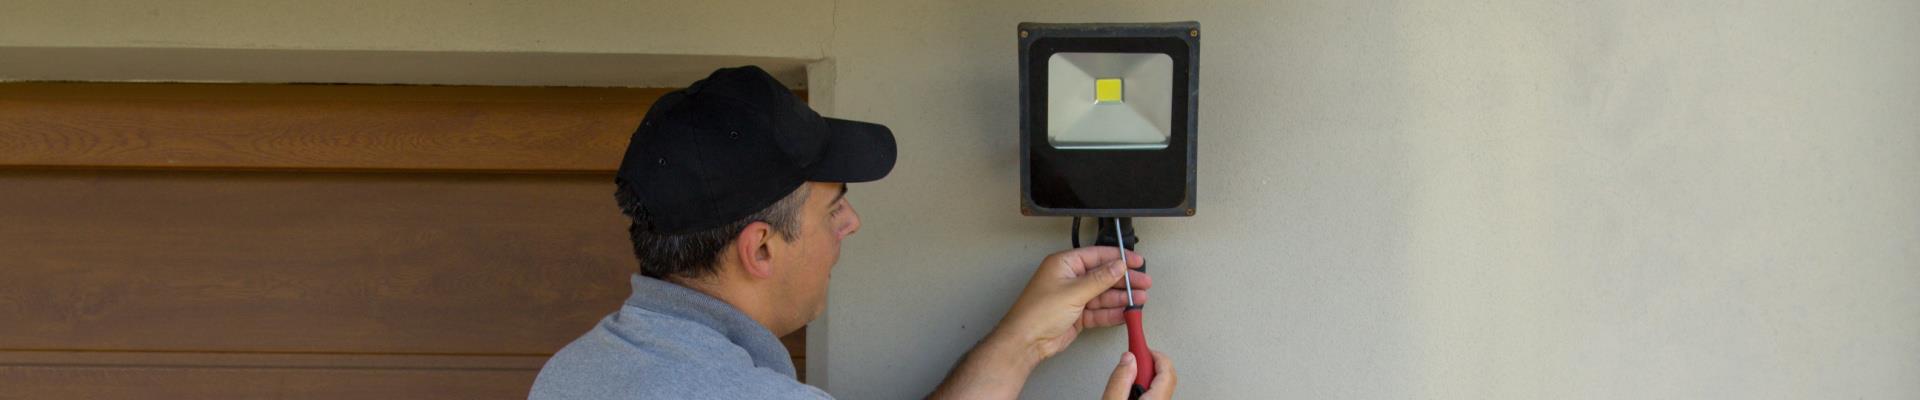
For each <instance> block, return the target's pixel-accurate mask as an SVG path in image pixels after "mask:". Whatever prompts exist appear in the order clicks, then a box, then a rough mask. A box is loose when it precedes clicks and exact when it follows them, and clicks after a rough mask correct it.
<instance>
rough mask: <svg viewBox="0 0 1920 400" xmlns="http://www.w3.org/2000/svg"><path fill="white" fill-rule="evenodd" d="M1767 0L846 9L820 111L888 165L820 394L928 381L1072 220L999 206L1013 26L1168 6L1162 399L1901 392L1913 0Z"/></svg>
mask: <svg viewBox="0 0 1920 400" xmlns="http://www.w3.org/2000/svg"><path fill="white" fill-rule="evenodd" d="M1770 3H1773V4H1748V3H1738V2H1735V3H1723V2H1686V3H1680V4H1678V5H1675V4H1669V3H1665V2H1637V1H1636V2H1601V3H1598V4H1591V5H1589V4H1586V3H1584V2H1553V3H1540V2H1492V3H1484V2H1473V3H1468V2H1418V1H1409V2H1251V1H1245V2H1164V1H1132V2H1094V1H1059V2H1030V1H1018V2H1016V1H984V2H931V1H853V0H849V1H843V2H840V4H839V5H838V7H837V10H838V11H837V13H836V14H835V22H836V25H838V26H837V28H836V32H837V33H836V34H835V35H834V36H833V43H832V44H831V46H830V48H831V49H832V52H831V53H830V54H829V57H831V58H832V59H833V60H834V63H835V65H836V67H835V68H836V70H835V71H834V73H835V75H836V76H837V84H835V85H834V86H833V87H832V88H831V90H832V91H833V92H834V93H833V94H832V95H831V97H830V98H831V99H833V100H832V103H833V104H832V109H833V110H834V111H835V112H836V113H838V114H840V115H842V116H846V117H850V118H863V119H871V120H876V121H880V122H883V123H886V124H888V125H890V126H892V127H893V129H894V131H895V132H896V133H897V134H898V135H899V137H900V144H901V161H900V164H899V166H898V168H897V169H896V170H895V172H894V174H893V175H892V176H891V177H889V178H888V179H886V180H884V181H881V182H878V183H875V184H867V185H855V187H854V188H853V191H852V194H851V195H850V196H851V198H852V199H853V200H854V202H855V204H856V205H857V206H858V207H859V209H860V210H861V213H862V216H863V217H865V221H867V222H866V225H865V227H864V228H863V231H862V232H861V234H860V235H859V236H857V237H855V238H853V239H852V240H851V241H850V242H848V244H847V248H846V249H845V251H844V252H843V258H842V261H841V264H840V266H839V267H838V268H839V269H838V270H836V271H835V274H834V282H833V289H832V290H833V291H832V297H831V300H830V301H831V306H830V307H829V310H830V311H829V313H830V315H829V317H828V318H829V319H828V325H829V328H830V332H831V333H830V334H829V335H827V341H828V343H827V344H826V350H825V352H826V353H830V357H831V358H830V359H828V360H829V361H828V365H826V366H825V368H826V369H827V373H826V387H827V389H828V390H829V391H831V392H833V393H836V394H838V395H839V396H841V397H842V398H849V399H882V398H909V397H913V396H917V395H921V394H923V393H924V392H925V391H926V390H928V389H929V388H931V387H933V386H934V384H935V382H937V381H938V380H939V379H940V377H941V375H942V373H944V372H945V370H946V368H947V367H948V365H950V364H951V363H952V362H953V360H954V359H955V358H956V357H958V356H959V355H960V354H961V352H963V351H964V350H965V349H966V348H967V347H968V346H969V345H971V344H972V343H973V341H975V340H977V339H979V338H980V337H981V336H982V335H983V334H984V332H985V331H986V330H987V329H989V328H990V327H991V326H992V324H993V323H994V321H995V320H996V319H997V318H998V317H999V315H1000V313H1001V312H1002V310H1004V308H1005V307H1006V306H1007V305H1008V304H1009V303H1011V301H1012V297H1013V295H1014V294H1015V293H1016V292H1017V291H1018V290H1019V288H1020V287H1021V285H1022V284H1023V281H1024V279H1025V278H1026V277H1027V275H1028V274H1029V273H1030V271H1031V270H1032V268H1033V263H1034V262H1035V261H1037V260H1038V259H1040V257H1042V256H1043V255H1045V254H1047V253H1050V252H1052V251H1055V250H1059V249H1061V248H1064V247H1066V246H1067V244H1066V239H1067V238H1066V235H1067V221H1066V220H1064V219H1047V218H1036V217H1022V216H1020V215H1019V213H1018V209H1017V204H1018V203H1017V196H1018V191H1017V184H1018V175H1017V174H1018V165H1019V163H1018V160H1017V159H1016V158H1015V155H1016V154H1017V152H1016V147H1015V146H1016V145H1017V140H1016V132H1017V131H1016V128H1017V118H1018V116H1017V109H1016V102H1015V98H1016V93H1017V91H1018V88H1017V86H1016V82H1015V79H1016V73H1017V70H1016V68H1015V65H1014V59H1015V58H1014V57H1015V47H1014V44H1015V37H1014V34H1015V31H1014V25H1015V24H1016V23H1018V22H1021V21H1053V22H1074V21H1162V20H1189V19H1191V20H1198V21H1201V23H1202V24H1203V31H1204V33H1203V34H1202V43H1203V45H1202V48H1203V50H1202V59H1203V67H1202V76H1203V77H1202V89H1201V93H1202V94H1201V102H1200V104H1201V111H1200V114H1201V116H1200V136H1201V141H1200V146H1201V147H1200V157H1201V158H1200V199H1199V201H1200V202H1199V215H1197V216H1195V217H1192V218H1183V219H1153V220H1145V221H1139V222H1138V224H1139V225H1140V230H1141V231H1140V234H1141V235H1142V236H1143V237H1144V243H1143V244H1142V246H1141V249H1142V251H1143V252H1144V253H1145V254H1146V255H1147V256H1148V257H1149V260H1150V262H1151V263H1152V265H1153V266H1154V269H1153V271H1154V273H1155V278H1156V279H1155V282H1156V287H1155V290H1154V291H1153V294H1154V297H1153V303H1152V305H1151V306H1150V307H1149V308H1148V311H1147V325H1148V331H1149V332H1150V333H1149V336H1150V337H1151V338H1152V342H1153V344H1154V345H1156V346H1157V347H1158V348H1159V349H1161V350H1164V351H1166V352H1167V353H1169V354H1170V355H1171V356H1172V357H1173V358H1174V359H1175V360H1176V361H1178V362H1179V364H1178V366H1179V371H1180V372H1181V376H1182V378H1183V379H1182V385H1181V388H1180V395H1181V397H1183V398H1201V399H1228V398H1456V399H1467V398H1512V399H1517V398H1911V397H1914V396H1916V395H1920V380H1915V379H1913V377H1915V376H1920V341H1916V340H1915V338H1920V290H1916V289H1920V261H1917V260H1920V250H1916V249H1920V207H1916V206H1915V205H1916V204H1920V183H1916V182H1920V154H1917V153H1916V151H1920V114H1917V113H1915V112H1914V110H1916V109H1917V108H1916V106H1917V105H1920V74H1916V73H1915V71H1920V52H1917V50H1920V47H1915V46H1913V45H1912V39H1913V38H1917V37H1920V29H1916V28H1920V25H1916V24H1914V23H1913V22H1912V21H1915V20H1916V19H1920V5H1916V4H1915V3H1912V2H1873V1H1844V2H1822V3H1817V4H1816V3H1804V4H1803V3H1794V2H1770ZM1123 348H1124V337H1123V335H1122V333H1121V332H1119V331H1118V330H1108V331H1102V332H1094V333H1092V334H1088V335H1084V336H1083V338H1082V339H1081V342H1080V343H1078V344H1077V345H1076V346H1075V347H1074V348H1073V349H1072V350H1070V351H1068V352H1067V353H1066V354H1064V355H1062V356H1060V357H1057V358H1056V359H1054V360H1051V361H1049V362H1048V363H1046V364H1045V365H1043V366H1042V367H1041V368H1040V370H1039V371H1038V373H1036V374H1035V375H1034V378H1033V380H1032V381H1030V382H1031V383H1030V385H1029V386H1028V388H1027V391H1026V393H1025V394H1026V396H1024V397H1028V398H1091V397H1093V396H1095V394H1096V393H1097V391H1098V388H1099V386H1100V384H1101V383H1102V382H1103V380H1104V378H1105V377H1106V375H1107V373H1108V372H1109V371H1111V368H1112V367H1111V366H1112V365H1113V363H1114V362H1115V361H1117V358H1118V355H1119V353H1120V352H1121V351H1123ZM816 353H818V352H817V351H816Z"/></svg>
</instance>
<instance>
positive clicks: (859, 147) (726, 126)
mask: <svg viewBox="0 0 1920 400" xmlns="http://www.w3.org/2000/svg"><path fill="white" fill-rule="evenodd" d="M894 157H895V147H894V141H893V131H892V130H889V129H887V127H886V126H882V125H880V124H874V123H868V122H859V121H849V120H843V119H834V118H825V117H821V116H820V114H819V113H815V112H813V109H812V108H808V107H807V104H806V103H805V102H802V101H800V98H799V97H798V96H794V94H793V92H792V91H790V90H787V88H786V87H785V86H782V85H781V84H780V82H779V81H776V80H774V79H773V76H771V75H768V74H767V72H766V71H763V70H761V69H760V67H755V66H744V67H736V68H722V69H720V70H717V71H713V74H712V75H708V76H707V78H706V79H702V80H700V81H698V82H694V83H693V85H690V86H688V87H687V88H686V89H681V90H676V91H673V92H670V93H667V94H666V95H664V96H661V97H660V99H659V100H658V101H656V102H654V103H653V108H652V109H649V110H647V115H646V117H644V118H643V119H641V120H640V127H639V128H637V129H634V131H633V138H632V140H631V141H630V142H628V144H627V154H626V157H625V158H622V159H621V160H620V171H619V173H618V175H616V176H615V177H614V179H615V180H617V181H624V182H625V186H626V187H627V189H626V190H628V191H630V193H629V194H631V195H633V196H634V198H637V199H639V200H640V208H641V212H644V213H646V216H647V219H648V220H649V221H650V222H651V223H650V224H647V225H648V226H644V227H641V229H646V230H648V231H651V232H653V233H656V234H663V235H674V234H683V233H691V232H696V231H700V230H702V229H709V228H713V227H717V226H721V225H724V224H727V223H731V222H734V221H739V220H740V219H741V218H745V217H746V216H747V215H750V214H753V213H755V212H759V211H760V210H763V209H766V208H767V206H770V205H773V203H774V202H776V201H779V200H780V199H781V198H783V197H786V195H787V194H789V193H792V192H793V191H794V190H795V189H798V188H799V187H800V185H801V184H804V183H806V182H807V181H815V182H869V181H874V180H879V179H880V178H883V177H886V176H887V173H888V172H891V171H893V161H894Z"/></svg>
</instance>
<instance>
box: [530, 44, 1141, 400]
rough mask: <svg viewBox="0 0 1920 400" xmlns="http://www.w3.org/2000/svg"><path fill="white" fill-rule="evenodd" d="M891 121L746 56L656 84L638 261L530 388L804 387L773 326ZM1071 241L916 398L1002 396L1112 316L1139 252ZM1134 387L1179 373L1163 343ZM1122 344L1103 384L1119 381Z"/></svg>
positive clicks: (844, 218)
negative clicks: (835, 101)
mask: <svg viewBox="0 0 1920 400" xmlns="http://www.w3.org/2000/svg"><path fill="white" fill-rule="evenodd" d="M894 157H895V148H894V140H893V133H892V131H890V130H888V129H887V128H886V127H884V126H881V125H877V124H870V123H865V122H856V121H847V120H839V119H832V118H822V117H820V116H819V114H816V113H814V112H813V110H811V109H809V108H808V107H807V106H806V104H805V103H802V102H801V101H800V100H799V99H798V98H797V97H795V96H794V95H793V93H792V92H790V91H788V90H787V89H786V88H784V87H782V86H781V85H780V83H779V82H776V81H774V79H773V77H771V76H768V75H767V73H766V72H765V71H761V70H760V69H759V68H756V67H741V68H729V69H722V70H719V71H715V72H714V73H713V75H711V76H708V77H707V78H706V79H704V80H701V81H699V82H695V83H694V84H693V85H692V86H690V87H688V88H686V89H684V90H680V91H675V92H673V93H668V94H667V95H665V96H662V97H661V98H660V100H659V102H657V103H655V104H654V105H653V108H652V109H651V110H648V111H647V115H646V117H645V118H644V119H643V120H642V122H641V124H640V127H639V128H638V129H636V130H635V131H634V134H633V139H632V142H631V143H629V145H628V147H627V153H626V157H625V159H623V160H622V161H621V164H620V170H619V173H618V176H617V178H615V184H616V186H617V188H616V189H615V193H614V198H615V199H616V200H617V201H618V202H619V204H620V209H621V211H622V212H624V213H625V214H626V215H627V216H628V217H630V218H632V219H633V224H632V225H630V226H629V228H628V232H629V234H630V236H631V238H632V239H633V245H634V254H635V255H636V256H637V257H638V258H639V260H640V273H639V274H637V275H634V276H633V277H632V279H631V280H632V283H633V295H632V297H630V298H628V299H627V301H626V304H625V305H623V306H622V307H621V308H620V310H618V311H616V312H614V313H613V314H612V315H609V316H607V318H606V319H603V320H601V321H600V324H599V325H597V326H595V327H594V328H593V329H592V330H590V331H588V332H587V333H586V334H585V335H582V336H581V337H580V338H579V339H576V340H574V342H573V343H571V344H568V345H567V347H566V348H563V349H561V350H560V352H559V353H558V354H555V355H554V356H553V359H551V360H549V361H547V365H546V367H545V368H543V369H541V370H540V376H539V378H538V379H537V380H536V381H535V382H534V386H533V392H532V394H531V395H530V396H529V397H530V398H533V399H820V398H829V396H828V395H827V394H826V393H825V392H822V391H820V390H819V389H817V388H814V387H812V386H808V385H805V384H802V383H800V382H799V381H796V380H795V379H794V367H793V363H792V361H791V359H790V358H788V354H787V350H786V348H785V347H782V346H781V344H780V341H779V339H778V338H779V337H780V336H784V335H786V334H788V333H792V332H793V331H795V330H798V329H800V328H801V327H803V326H805V325H806V324H807V323H808V322H810V321H812V320H813V319H814V318H816V317H819V315H820V313H821V311H823V310H824V309H825V307H826V294H827V278H828V275H829V273H830V271H831V270H832V268H833V264H834V263H835V261H837V260H838V258H839V253H840V242H841V241H842V240H845V239H846V238H847V237H848V236H852V235H853V234H854V233H855V232H858V231H859V230H860V222H861V221H860V215H859V214H857V213H855V212H854V210H853V205H852V204H851V203H850V202H848V200H847V198H846V193H847V186H846V184H847V183H852V182H869V181H874V180H878V179H880V178H882V177H885V176H886V175H887V173H888V172H890V171H892V169H893V162H894ZM1127 259H1128V260H1129V261H1130V262H1131V264H1132V265H1125V266H1123V265H1121V262H1120V254H1119V250H1118V249H1115V248H1112V247H1100V248H1082V249H1075V250H1069V251H1064V252H1060V253H1056V254H1053V255H1050V256H1048V257H1047V258H1046V259H1045V260H1043V261H1041V263H1040V266H1039V269H1038V271H1037V272H1035V273H1034V276H1033V279H1032V281H1030V282H1029V283H1028V284H1027V287H1026V289H1025V290H1024V291H1023V292H1022V293H1021V294H1020V298H1019V299H1018V300H1017V301H1015V303H1014V305H1013V307H1012V309H1010V310H1008V311H1007V314H1006V316H1005V317H1003V318H1002V319H1001V321H1000V324H999V326H997V327H996V328H995V329H994V330H993V332H992V333H990V334H988V336H987V337H986V338H985V339H983V340H981V342H980V343H979V344H977V345H976V346H975V347H974V348H973V350H971V351H969V352H968V353H967V355H966V356H965V357H964V358H963V359H962V360H961V361H960V362H959V364H957V365H955V366H954V369H953V372H951V373H950V374H949V375H948V376H947V379H946V381H945V382H942V383H941V384H940V386H939V387H938V388H936V389H935V391H934V392H933V394H932V395H931V396H929V397H931V398H969V399H977V398H1014V397H1017V396H1019V394H1020V388H1021V387H1022V386H1024V385H1025V384H1026V378H1027V375H1028V374H1029V373H1031V372H1032V371H1033V368H1034V367H1035V366H1036V365H1037V364H1039V363H1040V361H1042V360H1045V359H1046V358H1048V357H1052V356H1053V355H1054V354H1058V353H1059V352H1061V351H1063V350H1065V349H1066V348H1067V346H1068V345H1069V344H1071V343H1072V342H1073V339H1074V338H1075V337H1076V336H1077V335H1078V334H1079V333H1080V331H1081V330H1082V329H1085V328H1094V327H1105V326H1113V325H1118V324H1120V323H1121V321H1122V319H1121V310H1122V307H1123V306H1125V305H1126V300H1127V299H1126V294H1125V292H1124V291H1123V290H1122V289H1125V287H1124V286H1123V285H1124V284H1123V283H1121V282H1122V281H1123V279H1122V277H1123V276H1124V275H1123V274H1127V273H1131V274H1134V276H1132V282H1133V285H1134V289H1135V292H1137V293H1138V294H1136V295H1135V299H1134V300H1135V301H1139V302H1145V301H1146V300H1147V296H1146V291H1145V289H1147V288H1148V287H1149V286H1151V282H1152V280H1151V278H1149V277H1148V276H1147V275H1146V273H1145V272H1140V271H1133V270H1132V268H1137V267H1139V266H1140V265H1143V263H1144V260H1143V259H1142V258H1141V257H1139V256H1138V255H1132V254H1130V255H1129V257H1128V258H1127ZM1153 356H1154V360H1156V361H1155V362H1156V365H1155V366H1154V368H1155V372H1156V373H1157V374H1158V375H1157V376H1156V377H1155V378H1154V381H1153V384H1152V387H1153V389H1152V390H1150V391H1148V392H1147V393H1146V394H1145V395H1144V396H1143V398H1159V399H1164V398H1169V397H1170V396H1171V393H1172V392H1173V389H1174V386H1175V385H1176V384H1177V382H1178V378H1177V377H1176V376H1175V374H1174V371H1173V366H1172V364H1171V362H1170V361H1169V360H1168V359H1167V357H1166V356H1165V355H1162V354H1158V353H1157V352H1156V353H1155V354H1154V355H1153ZM1135 368H1136V367H1135V363H1134V361H1133V358H1132V355H1131V354H1125V355H1122V357H1121V362H1120V365H1119V367H1118V368H1116V369H1115V370H1114V372H1113V375H1112V376H1111V377H1110V379H1109V383H1108V385H1107V387H1106V395H1105V398H1109V399H1118V398H1125V397H1126V395H1127V391H1128V390H1129V385H1130V384H1131V382H1132V381H1133V379H1134V376H1135V374H1136V373H1137V371H1135Z"/></svg>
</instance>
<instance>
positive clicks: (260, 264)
mask: <svg viewBox="0 0 1920 400" xmlns="http://www.w3.org/2000/svg"><path fill="white" fill-rule="evenodd" d="M609 180H610V179H609V178H608V177H605V176H592V175H582V176H540V175H483V174H468V175H459V174H435V175H424V176H416V175H396V174H313V173H307V174H293V173H233V172H224V173H220V172H206V173H162V172H144V171H118V172H106V171H37V172H35V171H4V170H0V188H3V189H0V190H4V191H5V195H3V196H0V221H5V222H4V223H0V264H5V265H4V267H0V321H8V323H6V324H0V346H5V348H9V349H34V350H66V349H89V350H144V351H153V350H159V351H218V352H295V353H299V352H356V353H403V354H441V353H453V354H523V355H543V354H548V353H550V352H552V351H554V350H557V349H558V348H559V347H560V346H561V345H564V344H565V343H566V342H567V341H569V340H571V339H572V338H574V337H576V336H577V335H579V334H580V333H581V332H584V331H585V330H586V329H587V328H588V327H590V326H591V325H592V324H593V323H594V322H595V321H597V320H598V319H599V318H600V317H602V316H604V315H605V314H607V313H608V312H611V311H612V310H614V309H615V308H616V307H617V306H618V304H619V303H620V301H621V300H622V299H624V298H625V297H626V295H627V294H628V292H630V288H629V286H628V285H627V280H626V278H625V277H626V275H627V274H628V273H630V271H632V270H633V265H634V263H633V260H632V259H633V256H632V253H631V250H630V246H629V245H628V243H627V241H626V237H625V229H624V228H625V222H624V221H625V220H624V217H622V216H620V215H619V213H618V211H617V210H615V207H614V206H613V202H612V196H611V193H612V190H613V186H612V184H611V183H610V182H608V181H609Z"/></svg>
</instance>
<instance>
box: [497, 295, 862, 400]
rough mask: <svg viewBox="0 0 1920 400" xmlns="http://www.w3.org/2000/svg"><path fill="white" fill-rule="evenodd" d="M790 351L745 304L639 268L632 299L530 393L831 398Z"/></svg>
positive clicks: (556, 359)
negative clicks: (796, 371) (807, 378)
mask: <svg viewBox="0 0 1920 400" xmlns="http://www.w3.org/2000/svg"><path fill="white" fill-rule="evenodd" d="M788 357H789V356H788V355H787V348H786V347H785V346H781V345H780V339H779V338H776V337H774V336H773V332H768V331H767V328H766V327H763V326H761V325H760V324H759V323H757V322H754V321H753V319H752V318H748V317H747V315H746V314H744V313H741V312H740V310H739V309H736V308H733V306H731V305H728V304H727V303H726V302H722V301H720V300H719V299H715V298H713V297H710V296H707V295H706V294H703V293H700V292H697V291H694V290H693V289H688V288H686V287H682V286H680V285H676V284H672V283H668V282H666V281H661V280H658V279H653V278H648V277H643V276H640V275H637V274H636V275H634V276H633V295H632V296H629V297H627V302H626V304H625V305H622V306H621V307H620V310H619V311H615V312H614V313H613V314H611V315H608V316H607V317H606V318H603V319H601V320H600V324H599V325H595V326H594V327H593V330H590V331H587V333H586V334H585V335H581V336H580V338H579V339H574V341H573V343H570V344H567V347H565V348H562V349H560V352H559V353H558V354H554V355H553V358H552V359H549V360H547V365H546V367H545V368H541V369H540V376H539V378H536V379H535V380H534V382H533V393H532V394H530V395H528V396H527V398H529V399H535V400H546V399H830V398H832V397H831V396H828V395H827V393H826V392H822V391H820V389H818V388H815V387H812V386H807V385H806V384H802V383H800V381H797V380H794V377H793V360H792V359H790V358H788Z"/></svg>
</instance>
